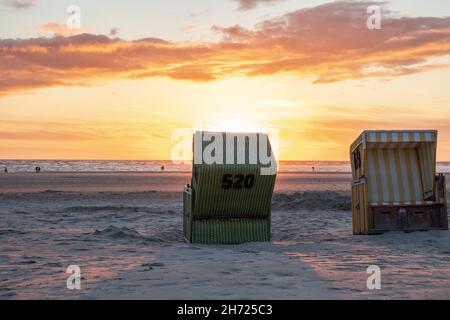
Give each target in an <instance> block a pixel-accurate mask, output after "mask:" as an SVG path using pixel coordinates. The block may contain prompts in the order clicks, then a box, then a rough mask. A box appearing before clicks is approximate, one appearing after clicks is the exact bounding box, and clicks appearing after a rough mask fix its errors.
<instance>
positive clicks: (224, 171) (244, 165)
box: [192, 132, 277, 218]
mask: <svg viewBox="0 0 450 320" xmlns="http://www.w3.org/2000/svg"><path fill="white" fill-rule="evenodd" d="M268 159H270V163H269V161H268ZM276 166H277V165H276V160H275V157H274V155H273V152H272V148H271V145H270V142H269V139H268V136H267V134H262V133H258V134H251V133H239V134H237V133H213V132H197V133H196V134H195V135H194V165H193V173H192V188H193V200H194V201H193V215H194V216H195V217H204V218H227V217H228V218H238V217H260V218H267V217H269V216H270V211H271V202H272V193H273V189H274V185H275V179H276V168H277V167H276ZM273 169H274V170H273Z"/></svg>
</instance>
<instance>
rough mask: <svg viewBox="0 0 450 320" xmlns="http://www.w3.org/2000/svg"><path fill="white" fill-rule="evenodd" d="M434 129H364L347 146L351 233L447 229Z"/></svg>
mask: <svg viewBox="0 0 450 320" xmlns="http://www.w3.org/2000/svg"><path fill="white" fill-rule="evenodd" d="M436 149H437V131H435V130H415V131H411V130H410V131H364V132H363V133H362V134H361V135H360V136H359V137H358V138H357V139H356V140H355V142H353V144H352V145H351V146H350V161H351V166H352V178H353V180H352V215H353V218H352V221H353V234H378V233H383V232H386V231H398V230H403V231H417V230H448V218H447V191H446V186H445V176H444V175H438V176H436Z"/></svg>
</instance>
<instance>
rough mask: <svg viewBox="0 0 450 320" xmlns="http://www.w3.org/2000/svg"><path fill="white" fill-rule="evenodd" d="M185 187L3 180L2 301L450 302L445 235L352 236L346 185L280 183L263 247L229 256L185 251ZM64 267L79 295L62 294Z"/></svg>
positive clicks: (132, 180)
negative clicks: (371, 281)
mask: <svg viewBox="0 0 450 320" xmlns="http://www.w3.org/2000/svg"><path fill="white" fill-rule="evenodd" d="M189 179H190V174H188V173H41V174H34V173H33V174H32V173H14V174H1V175H0V241H1V246H0V299H30V298H37V299H105V298H113V299H134V298H136V299H347V298H356V299H359V298H360V299H410V298H419V299H422V298H423V299H449V298H450V255H449V253H450V232H448V231H429V232H414V233H403V232H391V233H386V234H384V235H378V236H353V235H352V231H351V225H352V223H351V205H350V190H349V184H350V175H349V174H333V173H320V174H299V173H289V174H287V173H281V174H279V176H278V179H277V184H276V187H275V194H274V197H273V206H272V207H273V211H272V241H271V242H270V243H247V244H242V245H232V246H218V245H215V246H207V245H192V244H188V243H186V242H185V241H184V240H183V238H182V216H181V212H182V195H181V190H182V188H183V186H184V185H185V184H187V183H189ZM447 179H448V177H447ZM69 265H78V266H80V268H81V273H82V280H81V281H82V282H81V287H82V288H81V290H68V289H67V288H66V279H67V277H68V276H69V275H68V274H66V273H65V271H66V268H67V267H68V266H69ZM370 265H378V266H379V267H380V268H381V276H382V280H381V281H382V289H381V290H373V291H372V290H368V289H367V286H366V280H367V277H368V275H367V273H366V269H367V267H368V266H370Z"/></svg>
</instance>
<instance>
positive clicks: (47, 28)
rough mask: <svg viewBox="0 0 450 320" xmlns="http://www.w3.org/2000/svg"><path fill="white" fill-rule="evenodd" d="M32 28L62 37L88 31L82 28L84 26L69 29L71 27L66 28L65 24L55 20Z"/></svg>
mask: <svg viewBox="0 0 450 320" xmlns="http://www.w3.org/2000/svg"><path fill="white" fill-rule="evenodd" d="M32 30H33V31H38V32H46V33H51V34H53V35H55V36H64V37H68V36H73V35H77V34H82V33H86V32H88V30H87V29H84V28H80V29H73V30H71V29H69V28H67V26H66V25H65V24H62V23H56V22H49V23H45V24H43V25H40V26H36V27H33V28H32Z"/></svg>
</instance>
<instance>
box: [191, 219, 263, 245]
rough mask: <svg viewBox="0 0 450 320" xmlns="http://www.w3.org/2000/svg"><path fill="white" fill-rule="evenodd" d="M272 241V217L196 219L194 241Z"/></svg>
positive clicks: (212, 242)
mask: <svg viewBox="0 0 450 320" xmlns="http://www.w3.org/2000/svg"><path fill="white" fill-rule="evenodd" d="M256 241H270V219H195V220H194V221H193V224H192V242H194V243H203V244H237V243H243V242H256Z"/></svg>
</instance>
